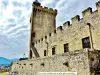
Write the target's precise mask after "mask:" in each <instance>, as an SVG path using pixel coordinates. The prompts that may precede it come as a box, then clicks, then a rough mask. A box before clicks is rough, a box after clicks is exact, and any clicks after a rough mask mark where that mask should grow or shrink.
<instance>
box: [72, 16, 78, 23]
mask: <svg viewBox="0 0 100 75" xmlns="http://www.w3.org/2000/svg"><path fill="white" fill-rule="evenodd" d="M71 20H72V24H74V23H77V22H79V21H80V16H79V15H76V16H75V17H73V18H72V19H71Z"/></svg>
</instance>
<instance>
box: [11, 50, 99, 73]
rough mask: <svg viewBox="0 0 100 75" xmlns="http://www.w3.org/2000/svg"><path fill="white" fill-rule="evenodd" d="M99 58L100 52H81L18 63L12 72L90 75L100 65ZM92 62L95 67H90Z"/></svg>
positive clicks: (15, 63)
mask: <svg viewBox="0 0 100 75" xmlns="http://www.w3.org/2000/svg"><path fill="white" fill-rule="evenodd" d="M90 55H91V56H90ZM98 56H100V54H99V53H98V52H97V53H95V52H89V51H84V50H80V51H75V52H68V53H65V54H61V55H55V56H52V57H45V58H42V59H41V58H38V59H33V60H26V61H17V62H14V63H13V66H12V72H13V71H15V72H18V75H38V73H39V72H77V75H90V67H91V68H92V67H93V65H95V66H97V65H98V60H99V59H98ZM91 59H93V60H91ZM90 62H91V64H93V65H91V66H90ZM93 68H94V69H95V68H96V67H93Z"/></svg>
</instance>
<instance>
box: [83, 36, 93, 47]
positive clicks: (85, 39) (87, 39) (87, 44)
mask: <svg viewBox="0 0 100 75" xmlns="http://www.w3.org/2000/svg"><path fill="white" fill-rule="evenodd" d="M82 45H83V48H91V45H90V40H89V37H86V38H83V39H82Z"/></svg>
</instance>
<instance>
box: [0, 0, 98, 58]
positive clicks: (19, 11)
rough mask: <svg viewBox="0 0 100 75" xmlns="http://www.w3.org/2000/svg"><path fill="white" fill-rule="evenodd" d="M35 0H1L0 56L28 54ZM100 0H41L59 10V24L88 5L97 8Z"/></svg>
mask: <svg viewBox="0 0 100 75" xmlns="http://www.w3.org/2000/svg"><path fill="white" fill-rule="evenodd" d="M33 1H34V0H0V56H2V57H6V58H10V59H12V58H20V57H23V54H24V53H25V54H26V56H28V47H29V34H30V24H29V19H30V15H31V8H32V3H33ZM97 1H99V0H39V2H41V4H42V5H43V6H48V7H49V8H56V9H57V10H58V15H57V26H59V25H63V23H64V22H65V21H67V20H71V18H72V17H73V16H75V15H81V12H82V11H83V10H84V9H86V8H87V7H92V8H93V10H95V9H96V6H95V3H96V2H97Z"/></svg>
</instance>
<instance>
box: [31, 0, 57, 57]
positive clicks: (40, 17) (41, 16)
mask: <svg viewBox="0 0 100 75" xmlns="http://www.w3.org/2000/svg"><path fill="white" fill-rule="evenodd" d="M56 15H57V10H53V9H52V8H48V7H42V6H41V3H39V2H38V0H36V1H34V2H33V4H32V15H31V17H30V24H31V34H30V49H29V58H32V57H35V56H37V57H38V56H39V55H38V53H37V51H34V48H33V49H32V47H34V43H35V42H37V41H38V40H40V39H42V38H43V37H44V36H45V35H47V34H49V33H51V32H52V31H54V30H55V29H56V19H55V18H56ZM34 54H35V56H34Z"/></svg>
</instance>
